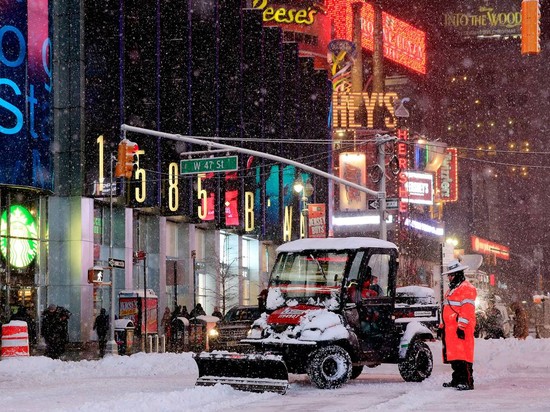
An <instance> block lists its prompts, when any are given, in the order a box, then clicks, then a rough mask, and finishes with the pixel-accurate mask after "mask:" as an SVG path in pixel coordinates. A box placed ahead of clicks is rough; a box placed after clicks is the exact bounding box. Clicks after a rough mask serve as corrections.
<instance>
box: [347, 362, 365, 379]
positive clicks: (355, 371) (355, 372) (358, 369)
mask: <svg viewBox="0 0 550 412" xmlns="http://www.w3.org/2000/svg"><path fill="white" fill-rule="evenodd" d="M361 373H363V365H360V366H352V367H351V376H350V379H357V378H358V377H359V375H361Z"/></svg>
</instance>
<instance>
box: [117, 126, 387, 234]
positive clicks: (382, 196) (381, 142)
mask: <svg viewBox="0 0 550 412" xmlns="http://www.w3.org/2000/svg"><path fill="white" fill-rule="evenodd" d="M120 129H121V130H122V131H123V132H124V134H126V132H132V133H139V134H145V135H149V136H156V137H160V138H165V139H170V140H176V141H180V142H185V143H192V144H196V145H199V146H208V147H212V148H215V149H224V150H227V151H230V152H237V153H243V154H248V155H251V156H256V157H261V158H264V159H269V160H273V161H275V162H279V163H284V164H288V165H291V166H295V167H298V168H299V169H301V170H303V171H305V172H309V173H312V174H315V175H318V176H321V177H324V178H326V179H328V180H331V181H333V182H336V183H339V184H342V185H344V186H348V187H352V188H354V189H356V190H358V191H360V192H363V193H367V194H369V195H371V196H375V197H376V198H377V199H378V200H379V201H380V217H381V219H380V236H379V237H380V239H383V240H385V239H386V238H387V233H386V221H385V219H382V217H383V216H385V215H386V189H385V180H384V184H383V185H382V184H381V187H380V191H375V190H371V189H369V188H368V187H365V186H361V185H359V184H357V183H354V182H350V181H348V180H345V179H341V178H339V177H337V176H334V175H332V174H330V173H327V172H323V171H322V170H319V169H316V168H314V167H311V166H308V165H305V164H303V163H300V162H296V161H294V160H290V159H286V158H284V157H280V156H276V155H272V154H269V153H263V152H258V151H256V150H250V149H245V148H242V147H236V146H230V145H226V144H222V143H217V142H213V141H211V140H205V139H204V138H197V137H191V136H182V135H180V134H173V133H166V132H160V131H157V130H151V129H145V128H142V127H135V126H129V125H127V124H123V125H121V126H120ZM396 140H397V137H396V136H390V135H383V136H381V135H377V142H378V146H379V162H380V163H381V167H382V170H381V171H382V175H383V176H382V179H385V175H384V174H385V163H384V160H385V159H384V158H383V155H385V143H387V142H390V141H396ZM380 152H381V153H382V154H380ZM382 187H383V190H382Z"/></svg>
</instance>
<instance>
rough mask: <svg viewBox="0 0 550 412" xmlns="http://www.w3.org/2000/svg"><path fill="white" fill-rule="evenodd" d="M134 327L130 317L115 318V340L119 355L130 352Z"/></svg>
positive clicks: (129, 353)
mask: <svg viewBox="0 0 550 412" xmlns="http://www.w3.org/2000/svg"><path fill="white" fill-rule="evenodd" d="M134 329H135V328H134V322H132V321H131V320H130V319H115V341H116V343H117V347H118V354H119V355H131V354H132V348H133V346H134Z"/></svg>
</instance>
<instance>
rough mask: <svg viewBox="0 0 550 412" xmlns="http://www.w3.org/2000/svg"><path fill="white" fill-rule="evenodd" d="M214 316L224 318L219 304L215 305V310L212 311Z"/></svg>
mask: <svg viewBox="0 0 550 412" xmlns="http://www.w3.org/2000/svg"><path fill="white" fill-rule="evenodd" d="M212 316H215V317H217V318H218V319H220V320H221V319H222V318H223V315H222V313H221V312H220V308H218V307H217V306H215V307H214V312H212Z"/></svg>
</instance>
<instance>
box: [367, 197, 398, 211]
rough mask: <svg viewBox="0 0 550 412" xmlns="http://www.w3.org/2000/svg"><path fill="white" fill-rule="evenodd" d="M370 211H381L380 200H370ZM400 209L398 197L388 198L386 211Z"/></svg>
mask: <svg viewBox="0 0 550 412" xmlns="http://www.w3.org/2000/svg"><path fill="white" fill-rule="evenodd" d="M368 207H369V209H379V208H380V200H379V199H370V200H369V201H368ZM397 209H399V199H398V198H397V197H388V198H387V199H386V210H397Z"/></svg>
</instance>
